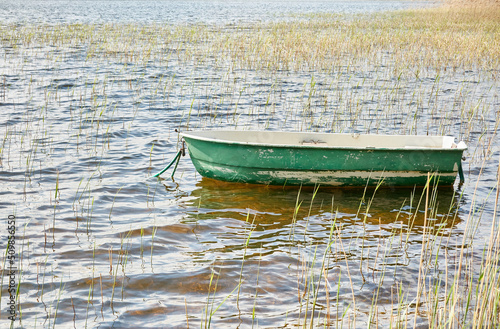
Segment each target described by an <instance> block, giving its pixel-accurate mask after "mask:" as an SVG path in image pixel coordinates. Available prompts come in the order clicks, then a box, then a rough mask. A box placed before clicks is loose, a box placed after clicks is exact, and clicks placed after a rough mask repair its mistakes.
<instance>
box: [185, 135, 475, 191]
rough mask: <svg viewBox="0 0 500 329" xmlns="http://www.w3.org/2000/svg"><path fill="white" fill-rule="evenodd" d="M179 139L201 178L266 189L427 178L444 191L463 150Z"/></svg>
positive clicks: (327, 140)
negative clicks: (256, 185)
mask: <svg viewBox="0 0 500 329" xmlns="http://www.w3.org/2000/svg"><path fill="white" fill-rule="evenodd" d="M182 137H183V139H184V140H185V142H186V143H187V146H188V151H189V155H190V157H191V160H192V162H193V164H194V166H195V168H196V170H197V171H198V172H199V173H200V174H201V175H202V176H205V177H209V178H213V179H218V180H222V181H228V182H240V183H251V184H267V185H317V184H319V185H322V186H366V185H367V184H368V185H377V184H379V183H380V184H382V185H385V186H424V185H425V184H426V182H427V180H428V173H430V175H432V177H435V178H437V179H438V184H439V185H440V186H449V185H453V184H454V182H455V180H456V177H457V173H458V172H459V171H461V159H462V154H463V151H464V150H466V149H467V146H466V145H465V143H463V142H460V143H458V144H455V143H454V138H453V137H449V136H410V135H405V136H401V135H397V136H392V135H370V134H365V135H363V134H330V133H304V132H271V131H191V132H186V133H183V134H182ZM461 176H462V174H461Z"/></svg>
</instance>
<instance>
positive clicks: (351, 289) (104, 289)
mask: <svg viewBox="0 0 500 329" xmlns="http://www.w3.org/2000/svg"><path fill="white" fill-rule="evenodd" d="M408 5H409V4H408V3H399V2H385V1H384V2H376V1H375V2H362V1H360V2H357V1H352V2H351V1H349V2H334V1H313V2H307V3H305V4H304V3H302V2H298V1H297V2H272V3H271V4H269V3H266V2H261V1H256V2H234V1H229V2H211V1H159V2H157V1H154V2H153V1H78V2H69V1H44V2H34V1H30V2H9V3H6V2H1V3H0V22H1V24H3V25H5V24H10V23H16V24H19V26H23V24H32V23H49V24H60V23H63V24H66V23H74V22H80V23H81V22H83V23H88V22H97V23H99V22H115V23H119V22H140V23H150V22H152V21H154V22H164V21H165V22H168V23H169V24H171V23H175V24H177V23H190V22H205V23H217V24H219V23H223V24H226V23H232V22H235V21H256V20H273V19H276V17H277V16H280V15H282V14H284V13H300V14H303V13H309V12H332V11H333V12H335V11H341V12H349V13H355V12H368V11H378V10H389V9H399V8H403V7H406V6H408ZM412 5H413V4H412ZM87 50H88V49H86V48H84V47H82V48H79V47H74V48H71V47H69V48H65V49H60V48H57V47H51V46H50V45H45V46H40V47H36V46H30V45H23V44H19V45H18V46H17V48H15V47H7V46H2V48H1V50H0V58H2V61H0V79H1V81H0V84H1V87H0V108H1V111H0V136H1V138H0V143H1V158H0V160H1V162H0V209H1V211H0V216H2V218H3V219H4V221H3V222H2V224H1V225H0V237H1V239H2V240H1V244H0V245H1V247H2V250H3V248H6V246H7V245H6V241H7V236H8V228H7V227H8V225H7V219H8V216H9V215H15V217H16V223H15V225H16V229H17V231H16V232H17V233H16V242H15V251H16V255H17V258H16V260H15V262H16V263H15V265H16V266H17V270H16V271H15V273H16V274H15V280H16V283H19V289H20V290H19V295H18V298H17V300H16V303H17V304H16V305H17V307H18V312H19V313H21V312H22V318H21V321H19V319H18V320H17V321H16V322H14V327H28V328H32V327H35V325H36V326H37V327H52V326H53V325H54V324H55V325H56V326H57V327H64V328H70V327H75V328H84V327H99V328H110V327H114V328H124V327H130V328H137V327H151V328H158V327H165V328H170V327H178V328H185V327H188V326H189V327H200V326H201V327H205V326H207V327H208V323H209V322H210V324H211V326H212V327H216V328H223V327H224V328H227V327H231V328H236V327H240V328H249V327H252V326H253V327H262V328H276V327H294V326H297V325H302V324H304V323H309V321H311V320H310V319H311V312H314V315H315V316H316V317H318V318H320V319H323V320H321V321H319V320H318V321H317V322H315V323H318V324H320V325H321V326H323V325H322V323H324V319H325V316H326V314H327V313H328V314H329V316H330V321H331V325H332V326H335V325H336V324H343V325H344V327H367V326H368V323H369V322H370V321H373V319H372V320H370V312H371V311H370V308H371V305H372V300H373V299H374V298H375V297H374V296H376V300H377V305H378V312H379V313H380V318H379V319H377V321H379V322H378V323H379V326H380V327H381V328H382V327H384V326H385V325H387V324H388V323H389V322H390V319H391V318H390V315H391V314H393V313H394V312H397V305H398V303H400V302H401V301H400V300H399V301H398V298H399V297H398V296H400V295H398V291H399V292H400V291H403V292H404V293H403V297H404V299H405V300H406V302H405V303H406V304H408V305H409V306H408V307H414V306H411V305H412V304H411V301H412V300H413V299H414V298H415V295H414V292H413V290H412V287H414V286H415V284H416V282H417V278H418V277H419V265H420V257H421V254H422V243H423V242H424V243H426V244H428V246H429V247H428V248H426V249H425V250H428V251H427V252H433V253H435V254H436V255H437V256H435V259H436V262H435V263H432V264H426V269H427V272H426V274H425V275H426V278H427V280H428V282H429V283H433V282H436V280H439V279H443V278H444V277H445V275H446V273H448V272H450V273H452V272H453V270H454V268H455V266H456V263H457V261H456V259H457V257H458V255H459V253H460V250H461V249H460V246H461V245H462V243H463V241H466V242H467V243H471V241H480V242H478V245H477V246H478V247H477V248H475V249H474V250H470V251H469V250H467V251H466V254H467V255H469V256H470V257H471V258H470V259H472V260H474V261H478V260H479V259H480V258H479V257H480V255H481V247H482V245H483V243H484V241H485V240H486V239H487V237H488V236H489V234H490V227H491V224H492V221H493V213H494V210H495V209H494V208H495V203H494V198H495V197H494V193H491V192H492V189H493V188H494V187H495V184H496V174H497V167H498V159H499V156H500V143H499V140H498V137H497V133H498V129H499V128H498V124H497V123H498V121H499V119H498V118H499V110H498V109H499V108H500V101H499V95H498V84H497V82H495V81H493V80H492V79H490V78H488V77H485V76H479V75H478V72H474V71H465V72H455V73H453V72H448V73H444V74H443V77H441V79H442V83H441V84H438V85H437V84H436V72H434V71H432V70H429V71H427V72H422V74H421V76H420V77H419V78H418V79H417V78H415V77H413V78H412V77H410V76H405V77H403V78H402V79H403V82H401V81H400V79H395V78H394V77H390V76H385V77H384V72H385V71H384V69H383V68H380V67H372V66H369V65H367V66H365V67H358V68H357V69H354V70H353V68H349V67H345V68H341V69H339V70H336V71H335V72H333V73H321V72H299V73H296V72H289V71H288V72H287V71H279V72H274V73H272V74H271V73H268V72H267V73H266V72H259V71H255V70H250V69H248V70H245V69H235V70H228V69H227V68H224V67H220V66H215V65H214V66H210V65H201V66H200V65H195V64H193V63H186V62H183V61H181V60H178V59H176V58H175V56H169V57H168V58H166V59H165V60H164V61H149V62H148V61H144V62H140V63H135V64H128V63H125V62H122V61H119V60H113V59H109V58H103V59H100V58H94V59H90V60H89V59H87ZM312 77H313V79H312ZM311 81H314V86H315V88H316V89H314V92H311V90H313V88H312V84H313V82H311ZM395 85H398V86H399V87H398V89H397V92H394V91H391V90H394V89H393V87H394V86H395ZM436 85H437V86H438V87H437V88H436ZM270 90H271V91H270ZM415 94H418V95H420V98H421V99H422V101H421V103H420V105H418V106H414V105H413V103H414V102H415V97H414V95H415ZM309 95H312V96H311V97H309ZM325 101H326V102H325ZM325 104H330V105H328V106H327V107H325ZM353 104H354V105H355V104H358V105H359V104H361V105H360V106H361V107H360V108H361V110H359V111H355V110H353V109H354V108H355V106H354V105H353ZM469 104H471V105H470V108H474V106H475V104H480V105H479V106H481V108H482V110H481V111H477V112H474V113H471V114H470V116H469V117H466V116H465V117H464V116H462V115H460V113H463V111H461V110H460V109H461V108H462V106H469ZM325 108H326V109H325ZM435 108H440V109H443V111H442V112H439V111H438V112H435V111H434V110H433V109H435ZM443 113H446V114H443ZM176 128H179V129H181V130H185V129H234V128H236V129H270V130H286V131H295V130H314V131H326V132H340V131H343V132H371V133H388V134H401V133H407V134H448V135H451V136H455V137H457V139H463V140H465V141H466V142H467V143H468V145H469V150H468V151H467V152H466V154H465V156H466V160H465V162H464V168H465V175H466V183H465V184H464V185H461V186H459V184H458V182H457V184H456V186H455V187H454V188H453V189H442V190H439V191H434V192H435V193H437V194H435V193H434V192H433V193H431V195H430V198H431V201H430V203H429V216H428V223H427V226H426V227H425V228H424V217H425V216H424V213H425V211H424V204H425V194H422V193H423V192H422V190H418V189H382V190H378V191H375V190H367V191H364V190H363V189H361V190H358V189H346V190H343V189H324V190H320V191H319V192H317V193H316V192H315V191H314V190H313V189H302V190H300V191H299V190H298V189H296V188H281V187H278V188H273V187H265V186H249V185H244V184H228V183H222V182H216V181H212V180H209V179H204V178H202V177H200V176H199V174H197V173H196V172H195V170H194V168H193V166H192V164H191V162H190V161H189V159H188V157H186V158H183V159H182V160H181V161H180V163H179V167H178V169H177V172H176V175H175V177H174V179H171V178H170V177H169V174H168V173H166V174H164V175H163V176H162V177H163V178H162V179H161V180H156V179H154V178H152V177H151V176H152V175H153V174H154V173H156V172H157V171H158V170H160V169H161V168H162V167H163V166H164V165H165V164H166V163H167V162H168V161H170V159H172V158H173V156H174V155H175V153H176V151H177V150H178V148H179V146H180V145H179V139H178V135H177V133H176V132H175V131H174V129H176ZM481 168H482V169H481ZM333 223H335V225H334V226H332V225H333ZM332 227H333V229H332ZM470 227H473V228H474V230H473V231H474V234H475V236H474V237H472V236H471V233H470V232H471V229H470ZM464 232H468V233H465V234H466V236H465V237H464ZM424 233H425V234H424ZM464 239H465V240H464ZM474 239H476V240H474ZM331 242H332V243H331ZM329 243H331V244H330V245H329ZM324 255H326V256H324ZM475 257H477V258H475ZM4 259H5V258H2V260H4ZM471 264H472V263H471ZM1 266H2V267H1V268H2V271H3V272H2V295H1V300H0V301H1V304H0V306H1V307H0V321H1V323H2V325H1V326H2V327H4V326H6V325H9V324H10V323H11V322H10V320H8V319H7V316H8V304H7V303H8V302H9V293H8V290H7V289H8V288H9V287H8V282H9V276H8V274H7V273H8V272H7V268H8V264H7V263H6V262H3V263H2V264H1ZM325 280H326V281H327V283H326V284H325ZM318 282H320V283H319V289H317V287H318ZM228 296H229V297H228ZM226 297H228V298H227V299H225V298H226ZM313 300H314V301H315V302H314V303H313ZM313 304H314V305H315V306H313ZM313 308H314V310H313ZM19 313H18V314H19ZM211 313H213V314H212V315H210V314H211ZM322 321H323V322H322ZM417 323H418V324H421V325H425V321H424V320H423V319H419V320H418V321H417ZM374 326H375V325H374Z"/></svg>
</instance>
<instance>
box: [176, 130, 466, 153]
mask: <svg viewBox="0 0 500 329" xmlns="http://www.w3.org/2000/svg"><path fill="white" fill-rule="evenodd" d="M182 135H183V136H186V137H191V138H195V139H202V140H211V141H214V142H223V143H238V144H239V143H242V144H259V145H272V146H280V145H283V146H304V147H325V148H330V147H332V148H368V149H370V148H374V149H375V148H389V149H390V148H396V149H401V148H412V149H413V148H424V149H428V148H432V149H436V148H441V149H452V148H459V149H466V148H467V147H466V145H465V143H464V142H460V143H459V144H458V145H457V144H455V142H454V138H453V137H450V136H418V135H376V134H345V133H342V134H337V133H311V132H277V131H223V130H206V131H190V132H186V133H183V134H182Z"/></svg>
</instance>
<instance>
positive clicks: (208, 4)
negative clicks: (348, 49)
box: [0, 0, 429, 24]
mask: <svg viewBox="0 0 500 329" xmlns="http://www.w3.org/2000/svg"><path fill="white" fill-rule="evenodd" d="M424 5H426V6H428V5H429V3H423V2H411V3H410V2H399V1H328V0H327V1H324V0H313V1H297V0H292V1H217V0H214V1H209V0H201V1H197V0H188V1H179V0H160V1H147V0H142V1H130V0H126V1H119V0H105V1H97V0H80V1H64V0H55V1H51V0H49V1H8V2H7V1H2V2H1V3H0V20H1V21H3V22H21V23H27V22H30V23H49V24H59V23H116V22H122V23H123V22H133V23H153V22H161V23H168V24H179V23H200V22H202V23H208V24H229V23H236V22H240V21H246V22H249V21H250V22H252V21H268V20H275V19H276V18H283V17H286V16H288V15H290V14H307V13H366V12H375V11H384V10H398V9H404V8H408V7H415V6H424Z"/></svg>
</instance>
